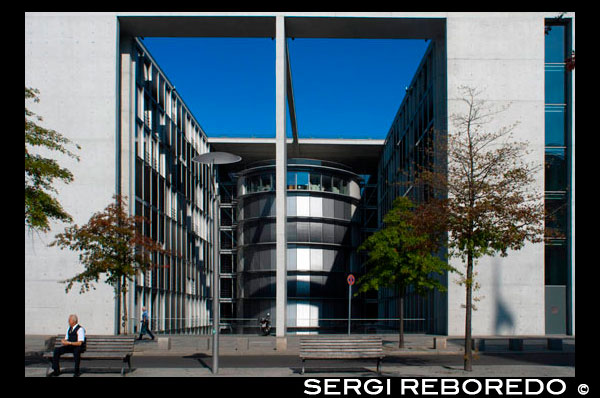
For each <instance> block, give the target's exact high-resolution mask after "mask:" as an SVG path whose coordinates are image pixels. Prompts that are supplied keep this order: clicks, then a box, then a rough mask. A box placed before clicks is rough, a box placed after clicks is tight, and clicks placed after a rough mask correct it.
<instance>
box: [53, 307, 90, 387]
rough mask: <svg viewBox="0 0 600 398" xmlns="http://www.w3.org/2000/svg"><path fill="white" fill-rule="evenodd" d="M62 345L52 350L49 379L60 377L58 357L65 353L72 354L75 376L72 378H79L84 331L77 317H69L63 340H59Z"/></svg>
mask: <svg viewBox="0 0 600 398" xmlns="http://www.w3.org/2000/svg"><path fill="white" fill-rule="evenodd" d="M61 343H62V345H61V346H60V347H56V348H55V349H54V356H53V357H52V369H53V371H52V373H50V374H49V375H48V376H49V377H55V376H58V375H60V356H61V355H62V354H64V353H65V352H70V353H72V354H73V359H74V360H75V374H74V375H73V376H74V377H79V376H80V375H81V373H80V372H79V363H80V362H81V353H82V352H84V351H85V329H84V328H83V327H82V326H81V325H79V320H78V318H77V315H75V314H71V315H69V329H67V333H66V334H65V338H64V339H62V340H61Z"/></svg>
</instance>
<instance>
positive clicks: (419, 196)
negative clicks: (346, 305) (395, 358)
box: [377, 42, 436, 333]
mask: <svg viewBox="0 0 600 398" xmlns="http://www.w3.org/2000/svg"><path fill="white" fill-rule="evenodd" d="M435 45H436V43H435V42H432V43H431V44H430V45H429V47H428V49H427V51H426V52H425V55H424V56H423V60H422V61H421V64H420V65H419V67H418V69H417V71H416V73H415V76H414V78H413V80H412V82H411V84H410V86H409V88H408V90H407V91H406V95H405V97H404V100H403V101H402V104H401V105H400V108H399V110H398V112H397V114H396V117H395V118H394V121H393V122H392V126H391V127H390V131H389V132H388V135H387V137H386V139H385V143H384V148H383V152H382V156H381V159H380V161H379V175H378V178H379V184H378V206H377V207H378V225H379V226H380V227H381V225H382V223H383V221H382V220H383V217H384V216H385V214H386V213H387V212H388V211H389V210H390V209H391V207H392V203H393V201H394V199H396V198H397V197H399V196H403V195H406V196H408V197H410V198H411V199H412V200H413V201H415V202H419V201H423V200H427V198H428V197H429V195H430V192H429V190H427V189H423V187H414V186H412V185H410V184H409V183H408V182H409V181H410V180H412V177H414V175H415V173H416V172H417V170H416V169H417V167H422V168H425V167H429V166H430V165H431V164H432V162H433V158H432V153H433V143H434V139H435V135H434V128H433V126H434V103H435V101H434V98H435V92H434V87H435V79H434V76H435V73H434V71H435V70H436V65H435V62H436V58H435V56H434V50H435V49H434V46H435ZM415 165H416V166H417V167H416V166H415ZM434 294H435V293H433V292H432V293H431V294H429V295H428V296H427V297H421V296H418V295H417V294H415V293H413V292H412V291H411V290H410V289H409V292H408V294H407V297H406V298H405V303H404V304H405V305H404V314H405V318H406V319H405V325H404V328H405V331H407V332H417V333H431V332H433V330H434V327H435V326H434V320H433V317H434V316H435V312H434V309H433V303H434V299H433V295H434ZM378 304H379V317H381V318H397V317H398V308H397V305H398V300H397V293H396V292H395V290H393V289H381V290H380V291H379V303H378ZM397 326H398V325H397V322H395V323H393V322H390V324H389V327H390V330H393V329H394V328H395V329H397Z"/></svg>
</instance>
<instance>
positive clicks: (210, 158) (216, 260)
mask: <svg viewBox="0 0 600 398" xmlns="http://www.w3.org/2000/svg"><path fill="white" fill-rule="evenodd" d="M240 160H242V158H241V157H240V156H237V155H233V154H231V153H227V152H209V153H205V154H202V155H198V156H195V157H193V158H192V162H198V163H202V164H209V165H210V166H211V169H212V172H213V178H212V181H213V182H212V184H213V185H212V188H213V190H212V191H213V195H212V202H213V212H214V216H213V288H212V298H213V302H212V304H213V330H212V332H213V348H212V357H213V366H212V371H213V374H217V373H218V372H219V323H220V316H219V273H220V269H219V267H220V256H219V225H218V223H217V220H218V219H219V217H218V211H219V205H220V202H221V200H220V196H219V193H218V192H217V190H216V186H215V184H214V181H215V178H216V173H215V167H214V166H215V165H216V164H230V163H236V162H239V161H240Z"/></svg>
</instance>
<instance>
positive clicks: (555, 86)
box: [545, 65, 565, 104]
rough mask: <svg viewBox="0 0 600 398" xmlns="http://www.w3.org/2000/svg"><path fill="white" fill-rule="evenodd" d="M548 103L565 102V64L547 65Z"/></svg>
mask: <svg viewBox="0 0 600 398" xmlns="http://www.w3.org/2000/svg"><path fill="white" fill-rule="evenodd" d="M545 79H546V104H564V103H565V67H564V65H546V73H545Z"/></svg>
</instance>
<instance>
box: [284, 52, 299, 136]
mask: <svg viewBox="0 0 600 398" xmlns="http://www.w3.org/2000/svg"><path fill="white" fill-rule="evenodd" d="M285 69H286V70H285V76H286V79H287V81H286V89H287V93H286V94H287V102H288V108H289V110H290V122H291V123H292V137H294V146H295V147H296V148H297V146H298V123H297V122H296V106H295V105H294V88H293V85H292V68H291V66H290V51H289V49H288V46H287V44H286V45H285Z"/></svg>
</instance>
